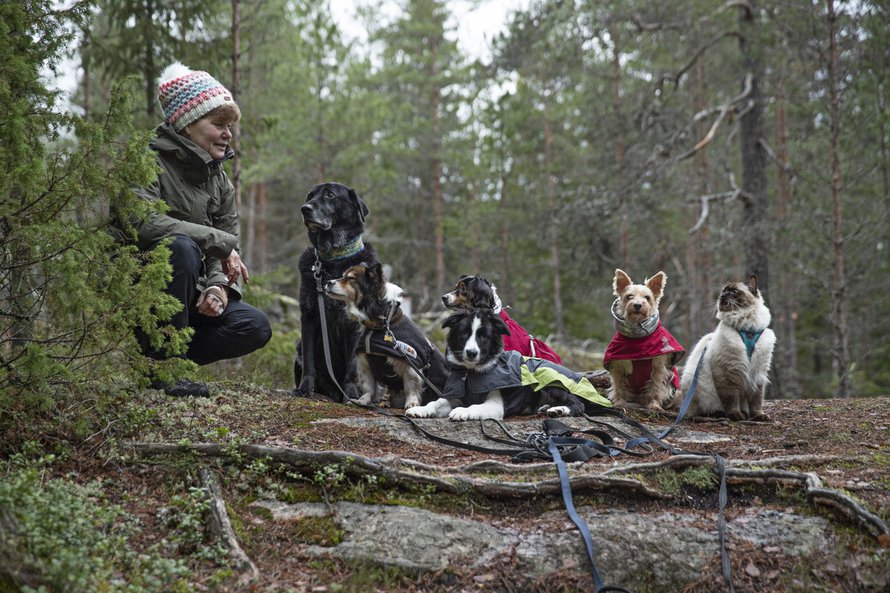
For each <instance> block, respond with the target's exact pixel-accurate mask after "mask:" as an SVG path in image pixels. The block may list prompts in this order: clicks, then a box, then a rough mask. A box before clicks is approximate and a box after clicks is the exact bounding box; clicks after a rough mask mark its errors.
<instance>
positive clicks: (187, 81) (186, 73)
mask: <svg viewBox="0 0 890 593" xmlns="http://www.w3.org/2000/svg"><path fill="white" fill-rule="evenodd" d="M158 101H159V102H160V104H161V109H162V110H163V111H164V121H166V122H167V123H168V124H170V125H171V126H173V129H175V130H176V131H177V132H180V131H182V129H183V128H184V127H186V126H187V125H189V124H190V123H194V122H196V121H198V120H199V119H201V118H202V117H204V116H205V115H207V114H208V113H210V112H211V111H213V110H214V109H216V108H217V107H221V106H222V105H233V106H235V107H237V105H236V104H235V100H234V99H233V98H232V93H230V92H229V90H228V89H227V88H226V87H224V86H223V85H222V84H220V83H219V81H218V80H216V79H215V78H213V77H212V76H210V75H209V74H208V73H206V72H204V71H202V70H192V69H190V68H188V67H187V66H184V65H183V64H181V63H180V62H173V63H172V64H170V65H169V66H167V67H166V68H164V71H163V72H161V76H160V78H158ZM239 114H240V111H239Z"/></svg>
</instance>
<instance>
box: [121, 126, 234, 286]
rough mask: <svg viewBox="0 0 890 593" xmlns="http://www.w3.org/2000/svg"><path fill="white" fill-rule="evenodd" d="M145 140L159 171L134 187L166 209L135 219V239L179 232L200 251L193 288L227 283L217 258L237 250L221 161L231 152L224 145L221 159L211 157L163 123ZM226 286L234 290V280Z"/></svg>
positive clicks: (146, 241)
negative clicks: (199, 272) (201, 267)
mask: <svg viewBox="0 0 890 593" xmlns="http://www.w3.org/2000/svg"><path fill="white" fill-rule="evenodd" d="M150 146H151V149H152V150H154V151H155V152H156V153H157V158H158V164H159V165H160V166H161V168H162V169H163V171H162V173H161V174H159V175H158V179H157V181H155V182H154V183H152V184H151V185H149V186H148V187H142V188H137V189H136V190H135V192H136V195H138V196H139V197H141V198H143V199H145V200H149V201H152V202H156V201H159V200H163V201H164V202H165V203H166V204H167V207H168V209H167V212H165V213H163V214H161V213H156V214H154V215H153V216H151V217H150V218H149V219H148V220H146V221H144V222H141V223H139V224H137V225H136V244H137V245H138V247H139V248H140V249H143V250H147V249H150V248H151V247H152V246H153V245H154V244H155V243H157V242H158V241H160V240H161V239H164V238H166V237H171V236H173V235H185V236H186V237H189V238H191V239H192V240H193V241H194V242H195V243H196V244H197V245H198V247H200V248H201V251H202V252H203V253H204V268H205V273H204V276H203V277H202V278H200V279H199V280H198V285H199V286H198V289H199V290H203V289H205V288H207V287H209V286H225V285H227V280H226V276H225V274H223V271H222V264H221V262H220V260H222V259H225V258H226V257H228V256H229V254H231V253H232V250H233V249H235V250H238V211H237V209H236V208H235V188H234V186H233V185H232V183H231V181H229V178H228V176H227V175H226V172H225V171H224V170H223V166H222V164H223V161H225V160H228V159H229V158H232V156H234V152H232V149H231V148H229V149H227V151H226V157H225V158H224V159H222V161H215V160H213V158H212V157H211V156H210V154H209V153H208V152H207V151H206V150H204V149H203V148H201V147H200V146H198V145H197V144H195V143H194V142H192V141H191V140H189V139H188V138H186V137H185V136H183V135H181V134H177V133H176V131H175V130H174V129H173V126H171V125H169V124H167V123H163V124H161V125H159V126H158V127H157V136H156V137H155V139H154V140H152V142H151V144H150ZM229 288H230V289H232V290H234V291H235V293H236V294H237V295H239V296H240V294H241V290H240V287H239V286H238V285H237V283H233V284H232V285H231V286H229Z"/></svg>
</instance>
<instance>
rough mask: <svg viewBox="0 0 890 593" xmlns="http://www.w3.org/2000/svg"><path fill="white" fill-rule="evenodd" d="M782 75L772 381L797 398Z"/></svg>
mask: <svg viewBox="0 0 890 593" xmlns="http://www.w3.org/2000/svg"><path fill="white" fill-rule="evenodd" d="M785 77H786V72H785V71H783V72H781V73H780V74H779V76H778V77H777V79H776V104H775V105H776V106H775V109H776V159H777V161H778V164H779V168H778V173H777V176H776V177H777V184H778V188H779V191H778V202H777V208H776V224H777V225H778V228H777V231H778V233H777V235H776V236H777V238H778V243H779V244H778V252H777V256H778V259H779V269H780V270H781V271H783V272H785V273H782V274H779V275H777V277H776V278H777V282H776V284H777V287H778V299H777V302H776V305H778V306H777V307H774V310H776V311H777V312H778V316H777V318H774V319H775V320H776V322H777V323H776V329H777V332H776V333H778V335H779V339H778V344H777V348H778V357H777V358H778V360H779V361H780V364H778V365H775V366H774V368H775V371H776V375H777V379H778V380H777V381H776V382H775V391H776V392H777V394H778V395H781V396H782V397H786V398H791V399H797V398H799V397H800V385H799V382H798V378H797V338H796V335H797V330H796V317H797V314H796V312H795V311H794V305H795V303H796V302H797V299H795V298H794V288H793V286H792V282H793V280H794V274H789V273H787V272H786V271H787V270H790V269H791V261H790V260H791V258H790V257H789V253H790V249H791V245H790V240H789V232H788V229H789V221H788V212H789V210H790V205H791V179H790V177H789V175H788V120H787V116H786V112H785V108H786V106H787V98H786V96H785Z"/></svg>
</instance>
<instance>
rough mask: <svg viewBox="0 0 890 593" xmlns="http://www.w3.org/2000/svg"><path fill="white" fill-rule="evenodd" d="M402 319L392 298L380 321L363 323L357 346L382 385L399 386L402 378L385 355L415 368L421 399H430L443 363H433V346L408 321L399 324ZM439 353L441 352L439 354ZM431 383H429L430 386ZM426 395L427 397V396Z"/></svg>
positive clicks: (442, 378) (441, 381)
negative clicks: (421, 394) (367, 356)
mask: <svg viewBox="0 0 890 593" xmlns="http://www.w3.org/2000/svg"><path fill="white" fill-rule="evenodd" d="M403 318H404V313H402V310H401V308H400V307H399V304H398V302H396V301H393V303H392V306H391V307H390V309H389V312H388V313H387V315H386V317H385V318H383V319H381V322H380V323H379V324H378V323H374V322H370V321H369V322H364V326H365V333H364V335H363V336H362V339H361V342H360V345H359V348H362V346H363V347H364V352H365V354H367V355H369V357H370V358H369V359H368V364H369V365H370V366H371V372H372V373H373V374H374V377H375V378H377V380H378V381H379V382H380V383H381V384H383V385H384V386H385V387H390V388H392V389H402V388H403V381H402V377H401V376H400V375H399V374H398V373H396V372H395V370H394V369H393V368H392V366H390V365H389V364H388V363H387V360H386V358H387V357H390V358H396V359H398V360H404V361H405V362H407V363H408V364H409V366H411V367H413V368H414V370H415V371H417V372H418V373H419V374H420V376H421V378H422V379H423V380H424V383H426V386H425V387H424V392H425V393H424V395H425V399H434V398H433V397H432V396H433V395H438V394H436V393H435V391H434V390H433V387H434V386H435V385H439V386H442V385H443V384H444V383H445V373H446V372H447V371H446V369H445V365H444V364H433V362H434V361H433V353H434V351H435V346H433V344H432V342H430V341H429V339H428V338H427V337H426V336H425V335H423V333H422V332H420V331H419V330H417V329H416V328H414V327H413V326H411V325H410V324H402V323H399V322H400V321H401V320H402V319H403ZM440 356H441V355H440ZM430 383H432V386H431V385H430ZM427 396H428V397H427Z"/></svg>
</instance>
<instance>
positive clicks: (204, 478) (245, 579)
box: [198, 467, 260, 586]
mask: <svg viewBox="0 0 890 593" xmlns="http://www.w3.org/2000/svg"><path fill="white" fill-rule="evenodd" d="M198 477H199V478H200V479H201V485H202V486H203V487H204V489H205V490H207V494H208V496H209V497H210V508H209V509H208V515H209V522H210V529H211V531H213V534H214V535H215V536H216V537H217V538H218V539H219V540H220V541H221V542H222V544H223V545H224V546H225V547H226V549H228V551H229V557H230V558H231V559H232V564H233V565H234V566H235V568H236V569H237V570H238V571H239V572H240V573H241V576H240V577H238V584H239V585H241V586H244V585H246V584H247V583H250V582H251V581H255V580H256V579H258V578H259V576H260V571H259V569H258V568H257V567H256V564H254V563H253V561H252V560H251V559H250V557H249V556H248V555H247V554H246V553H245V552H244V550H243V549H242V548H241V545H240V544H239V543H238V538H237V537H235V530H234V529H232V522H231V521H230V520H229V513H228V511H226V501H225V500H224V499H223V497H222V492H221V490H220V488H219V484H218V483H217V481H216V476H214V475H213V472H212V471H211V470H210V469H208V468H206V467H205V468H201V469H200V470H198Z"/></svg>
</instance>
